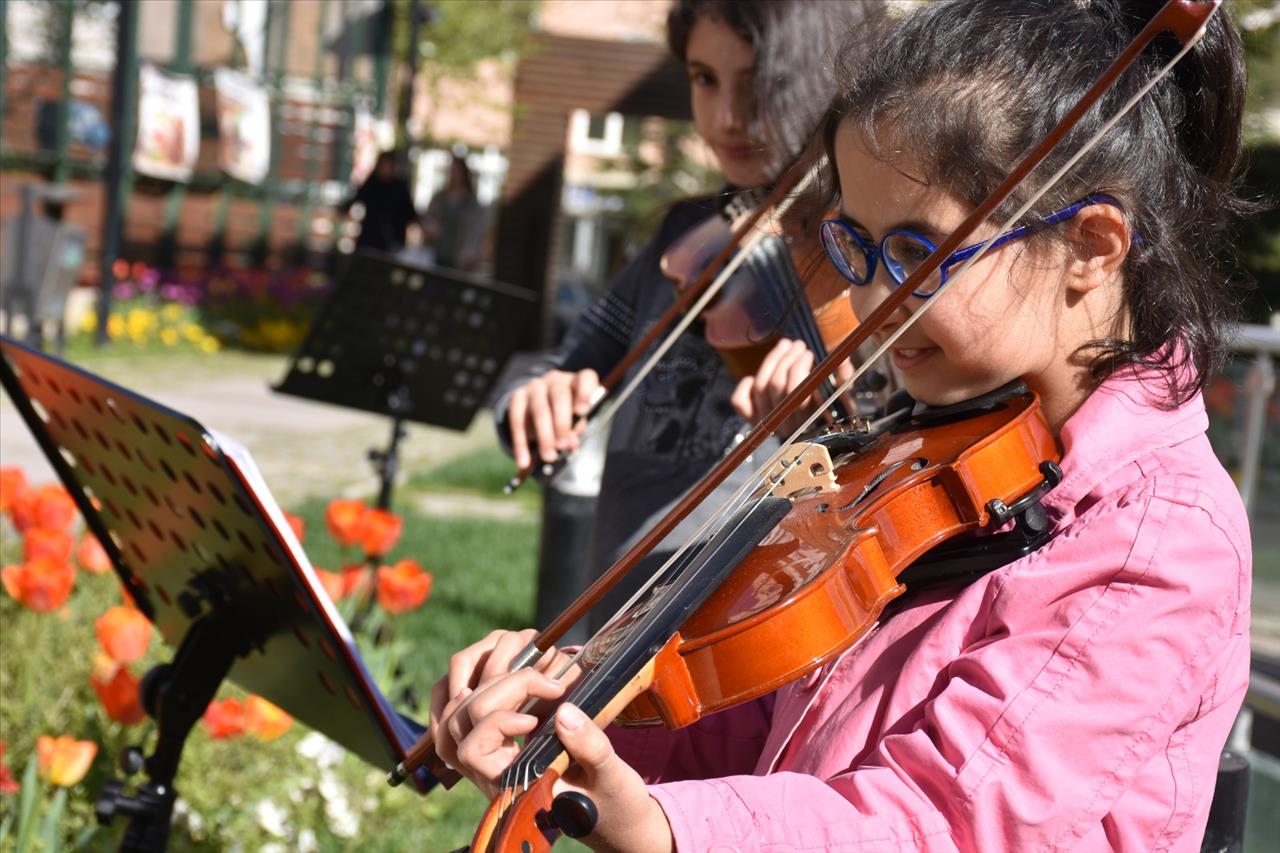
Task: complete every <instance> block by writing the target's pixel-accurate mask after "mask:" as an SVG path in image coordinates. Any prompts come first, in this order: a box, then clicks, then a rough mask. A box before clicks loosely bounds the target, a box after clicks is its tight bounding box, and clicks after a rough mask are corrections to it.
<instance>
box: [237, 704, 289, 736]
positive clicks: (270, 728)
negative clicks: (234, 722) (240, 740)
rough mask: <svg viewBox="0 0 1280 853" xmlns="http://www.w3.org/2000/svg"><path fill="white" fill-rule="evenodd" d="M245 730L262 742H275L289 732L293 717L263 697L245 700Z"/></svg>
mask: <svg viewBox="0 0 1280 853" xmlns="http://www.w3.org/2000/svg"><path fill="white" fill-rule="evenodd" d="M244 719H245V728H246V729H248V731H249V732H250V733H252V734H254V735H256V736H257V737H259V738H260V739H262V740H275V739H276V738H278V737H280V735H282V734H284V733H285V732H287V731H289V727H290V726H292V725H293V717H291V716H289V715H288V714H287V713H286V712H284V711H282V710H280V709H279V708H277V707H276V706H275V705H272V704H271V703H270V702H268V701H267V700H266V699H263V698H262V697H261V696H250V697H249V698H248V699H246V700H244Z"/></svg>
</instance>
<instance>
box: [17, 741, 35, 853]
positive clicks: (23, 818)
mask: <svg viewBox="0 0 1280 853" xmlns="http://www.w3.org/2000/svg"><path fill="white" fill-rule="evenodd" d="M37 766H38V759H37V758H36V756H35V755H34V754H33V755H32V756H31V760H30V761H28V762H27V769H26V770H25V771H24V772H23V774H22V794H21V799H20V800H19V802H18V846H17V848H16V853H26V850H27V845H28V844H29V843H30V842H31V830H32V829H34V828H35V813H36V796H37V794H39V792H40V777H39V776H37V775H36V768H37Z"/></svg>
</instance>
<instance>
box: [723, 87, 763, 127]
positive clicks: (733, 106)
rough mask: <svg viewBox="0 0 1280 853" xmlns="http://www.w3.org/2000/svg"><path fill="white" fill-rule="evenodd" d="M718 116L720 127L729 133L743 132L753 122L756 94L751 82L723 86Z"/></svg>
mask: <svg viewBox="0 0 1280 853" xmlns="http://www.w3.org/2000/svg"><path fill="white" fill-rule="evenodd" d="M720 93H721V94H720V99H719V103H717V104H716V118H717V121H718V123H719V125H720V129H721V130H723V131H726V132H729V133H741V132H743V131H744V130H746V129H747V125H748V124H750V123H751V117H752V107H753V104H754V101H755V95H754V93H753V92H752V90H751V86H750V85H749V84H742V83H739V84H735V85H732V86H722V87H721V89H720Z"/></svg>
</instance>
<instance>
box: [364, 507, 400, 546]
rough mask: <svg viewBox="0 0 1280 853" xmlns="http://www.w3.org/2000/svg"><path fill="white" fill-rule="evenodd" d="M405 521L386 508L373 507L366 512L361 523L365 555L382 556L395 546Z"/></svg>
mask: <svg viewBox="0 0 1280 853" xmlns="http://www.w3.org/2000/svg"><path fill="white" fill-rule="evenodd" d="M403 527H404V522H403V521H401V520H400V516H398V515H395V514H394V513H390V512H387V511H386V510H385V509H371V510H369V511H368V512H366V513H365V514H364V518H363V519H361V523H360V545H361V547H363V548H364V553H365V556H367V557H372V558H376V557H381V556H383V555H384V554H386V553H387V552H388V551H390V550H391V549H392V548H393V547H395V544H396V540H397V539H399V538H400V530H401V529H402V528H403Z"/></svg>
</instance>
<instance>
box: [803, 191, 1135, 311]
mask: <svg viewBox="0 0 1280 853" xmlns="http://www.w3.org/2000/svg"><path fill="white" fill-rule="evenodd" d="M1092 204H1109V205H1112V206H1114V207H1120V202H1118V201H1116V200H1115V199H1114V198H1112V197H1111V196H1109V195H1091V196H1089V197H1088V198H1084V199H1081V200H1080V201H1077V202H1076V203H1075V204H1072V205H1069V206H1067V207H1064V208H1062V210H1059V211H1055V212H1054V213H1050V214H1049V215H1048V216H1046V217H1044V218H1043V219H1039V220H1036V221H1035V222H1029V223H1027V224H1026V225H1019V226H1018V227H1017V228H1013V229H1011V230H1009V231H1006V232H1004V233H1003V234H1001V235H1000V236H999V237H996V238H995V239H994V240H992V241H991V248H990V249H989V250H988V251H991V250H994V249H998V248H1000V247H1001V246H1003V245H1004V244H1006V243H1012V242H1013V241H1014V240H1021V239H1022V238H1024V237H1027V236H1029V235H1030V234H1031V233H1032V232H1034V231H1038V230H1039V229H1041V228H1047V227H1049V226H1050V225H1057V224H1058V223H1059V222H1065V221H1066V220H1068V219H1070V218H1071V217H1073V216H1075V215H1076V214H1077V213H1079V212H1080V211H1081V210H1083V209H1085V208H1086V207H1088V206H1089V205H1092ZM821 235H822V248H823V249H824V250H825V251H826V253H827V258H829V259H830V261H831V263H832V264H833V265H834V266H835V268H836V269H837V270H839V271H840V274H841V275H842V276H844V277H845V278H846V279H848V280H849V282H850V283H851V284H857V285H862V284H867V283H868V282H870V281H871V279H872V277H873V276H874V275H875V274H876V259H877V258H878V259H880V260H881V261H883V262H884V266H885V269H886V270H888V271H889V276H890V277H891V278H892V279H893V280H894V281H895V282H897V283H898V284H902V283H903V282H904V281H906V280H907V279H908V278H909V277H910V276H911V274H912V273H914V272H915V271H916V269H917V268H919V266H920V265H921V264H922V263H924V260H925V258H927V257H929V255H931V254H933V251H934V249H936V248H938V247H937V246H936V245H935V244H934V243H933V241H932V240H930V239H929V238H928V237H925V236H924V235H923V234H919V233H917V232H915V231H911V230H909V229H906V228H895V229H894V230H892V231H890V232H889V233H888V234H886V235H884V239H883V240H881V241H880V245H879V246H877V245H876V244H875V243H873V242H872V241H871V240H869V239H867V238H866V237H864V236H862V235H861V234H859V233H858V232H857V231H855V230H854V229H853V226H852V225H850V224H849V223H848V222H846V221H845V220H843V219H828V220H827V221H825V222H823V223H822V231H821ZM1134 242H1137V235H1136V234H1135V235H1134ZM985 243H986V241H985V240H984V241H983V242H982V243H975V244H974V245H972V246H965V247H964V248H963V249H957V250H956V251H954V252H952V253H951V255H950V256H948V257H947V259H946V260H945V261H943V262H942V265H941V266H939V267H938V269H936V270H934V272H933V274H932V275H930V276H929V277H928V278H927V279H925V281H924V284H922V285H921V286H920V287H919V288H917V289H916V290H914V291H912V295H913V296H917V297H919V298H920V299H928V298H929V297H930V296H932V295H933V294H935V293H937V292H938V288H940V287H942V285H943V284H944V283H945V282H946V280H947V272H948V270H950V268H951V267H953V266H955V265H956V264H962V263H964V262H965V261H967V260H969V258H971V257H973V256H974V255H975V254H976V253H977V251H978V250H979V249H981V248H982V246H983V245H984V244H985Z"/></svg>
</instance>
